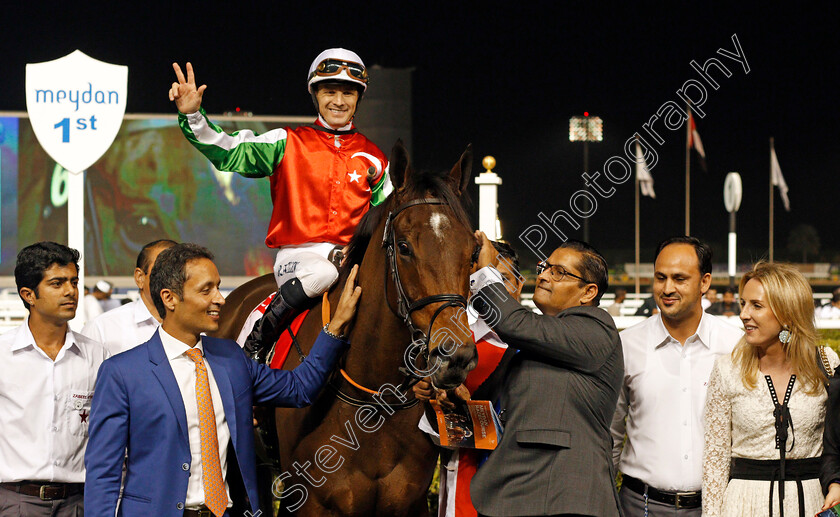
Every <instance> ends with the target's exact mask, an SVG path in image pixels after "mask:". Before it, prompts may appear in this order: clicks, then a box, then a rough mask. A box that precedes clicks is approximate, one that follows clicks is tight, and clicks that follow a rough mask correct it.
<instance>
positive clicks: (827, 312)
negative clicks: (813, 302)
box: [817, 287, 840, 320]
mask: <svg viewBox="0 0 840 517" xmlns="http://www.w3.org/2000/svg"><path fill="white" fill-rule="evenodd" d="M817 318H820V319H824V320H829V319H837V318H840V287H838V288H837V289H835V290H834V291H833V292H832V293H831V301H830V302H828V303H827V304H825V305H823V306H822V307H820V308H819V309H817Z"/></svg>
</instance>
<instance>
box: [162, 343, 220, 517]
mask: <svg viewBox="0 0 840 517" xmlns="http://www.w3.org/2000/svg"><path fill="white" fill-rule="evenodd" d="M160 341H161V343H162V344H163V351H164V353H165V354H166V358H167V359H169V365H170V366H171V367H172V373H174V374H175V380H176V381H177V382H178V388H180V389H181V396H182V397H183V399H184V408H185V409H186V411H187V436H188V437H189V441H190V455H191V456H192V460H191V463H190V480H189V484H188V485H187V498H186V500H185V503H184V504H185V506H186V508H188V509H197V508H199V507H200V506H201V505H203V504H204V469H203V467H202V464H201V429H200V427H199V422H198V403H197V402H196V399H195V364H196V363H195V361H193V360H192V359H190V358H189V357H187V356H186V355H185V354H186V352H187V350H190V348H191V347H189V346H188V345H187V344H186V343H184V342H182V341H180V340H178V339H177V338H174V337H172V336H171V335H170V334H168V333H167V332H166V331H165V330H163V328H161V329H160ZM195 348H197V349H199V350H201V354H202V355H204V348H203V344H202V342H201V341H199V342H198V344H196V345H195ZM204 365H205V366H206V367H207V381H208V382H209V384H210V397H211V398H212V399H213V410H214V412H215V413H216V435H217V437H218V440H219V464H220V465H221V467H222V477H224V478H225V490H226V491H227V493H228V508H230V507H231V506H233V500H232V499H231V498H230V487H228V483H227V449H228V444H229V443H230V429H228V424H227V419H226V418H225V408H224V407H223V406H222V395H221V393H219V387H218V386H217V385H216V378H215V377H214V376H213V370H212V369H211V368H210V363H208V362H207V361H205V362H204Z"/></svg>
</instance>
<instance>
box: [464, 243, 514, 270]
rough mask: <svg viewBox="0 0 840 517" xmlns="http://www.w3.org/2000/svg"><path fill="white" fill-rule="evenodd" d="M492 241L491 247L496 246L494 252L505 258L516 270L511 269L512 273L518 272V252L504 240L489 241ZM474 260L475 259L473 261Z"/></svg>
mask: <svg viewBox="0 0 840 517" xmlns="http://www.w3.org/2000/svg"><path fill="white" fill-rule="evenodd" d="M491 242H492V243H493V247H494V248H496V252H497V253H498V254H499V255H501V256H502V258H503V259H505V260H507V261H508V263H509V264H510V265H511V266H513V268H514V269H515V270H516V271H512V273H516V274H517V275H518V274H519V254H518V253H517V252H516V250H515V249H513V246H511V245H510V244H508V243H506V242H499V241H491ZM473 262H475V261H473Z"/></svg>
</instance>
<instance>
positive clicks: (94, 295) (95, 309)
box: [83, 280, 114, 320]
mask: <svg viewBox="0 0 840 517" xmlns="http://www.w3.org/2000/svg"><path fill="white" fill-rule="evenodd" d="M113 289H114V286H113V285H111V282H108V281H107V280H100V281H98V282H96V283H95V284H94V285H93V289H92V290H91V291H90V293H89V294H86V295H85V297H84V298H83V301H84V304H85V318H87V319H88V320H91V319H93V318H95V317H97V316H99V315H100V314H102V313H103V312H105V306H104V305H102V302H104V301H105V300H108V299H109V298H111V291H112V290H113Z"/></svg>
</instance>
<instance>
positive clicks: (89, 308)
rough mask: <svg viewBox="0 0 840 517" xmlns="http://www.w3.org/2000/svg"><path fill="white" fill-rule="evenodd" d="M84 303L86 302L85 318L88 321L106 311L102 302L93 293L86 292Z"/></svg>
mask: <svg viewBox="0 0 840 517" xmlns="http://www.w3.org/2000/svg"><path fill="white" fill-rule="evenodd" d="M82 303H84V304H85V319H87V320H88V321H89V320H92V319H93V318H95V317H97V316H99V315H100V314H102V313H103V312H105V310H104V309H103V308H102V304H101V303H99V300H97V299H96V296H94V295H93V294H86V295H85V297H84V298H83V299H82Z"/></svg>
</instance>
